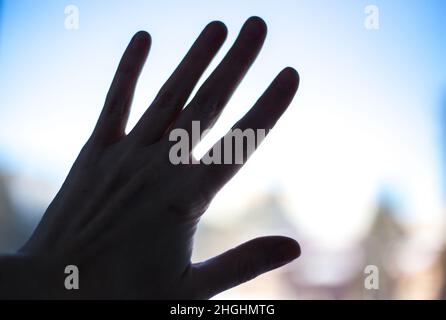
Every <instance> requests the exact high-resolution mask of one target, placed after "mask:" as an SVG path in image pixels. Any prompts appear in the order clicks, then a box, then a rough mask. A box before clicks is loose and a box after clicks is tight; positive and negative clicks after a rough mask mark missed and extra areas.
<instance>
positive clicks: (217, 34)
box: [205, 21, 227, 42]
mask: <svg viewBox="0 0 446 320" xmlns="http://www.w3.org/2000/svg"><path fill="white" fill-rule="evenodd" d="M226 34H227V28H226V26H225V24H224V23H223V22H221V21H212V22H211V23H209V24H208V26H207V27H206V31H205V37H206V38H207V39H208V40H209V41H211V42H214V41H217V40H218V41H221V40H223V39H224V38H226Z"/></svg>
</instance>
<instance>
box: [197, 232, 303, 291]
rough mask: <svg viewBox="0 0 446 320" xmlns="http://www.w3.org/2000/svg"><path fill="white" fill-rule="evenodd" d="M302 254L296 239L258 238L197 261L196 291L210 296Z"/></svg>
mask: <svg viewBox="0 0 446 320" xmlns="http://www.w3.org/2000/svg"><path fill="white" fill-rule="evenodd" d="M299 256H300V246H299V244H298V243H297V242H296V241H295V240H293V239H290V238H286V237H279V236H274V237H262V238H257V239H254V240H251V241H248V242H246V243H244V244H242V245H240V246H238V247H236V248H234V249H231V250H229V251H227V252H225V253H223V254H221V255H219V256H216V257H214V258H212V259H210V260H207V261H205V262H202V263H197V264H195V265H194V268H195V269H196V271H197V272H196V274H197V278H196V285H198V288H197V290H198V292H200V293H201V295H202V296H204V297H205V298H210V297H212V296H214V295H216V294H218V293H220V292H222V291H225V290H227V289H230V288H232V287H235V286H238V285H239V284H242V283H244V282H246V281H249V280H252V279H254V278H255V277H257V276H259V275H261V274H262V273H265V272H268V271H271V270H273V269H276V268H279V267H281V266H283V265H285V264H287V263H289V262H291V261H292V260H294V259H296V258H297V257H299Z"/></svg>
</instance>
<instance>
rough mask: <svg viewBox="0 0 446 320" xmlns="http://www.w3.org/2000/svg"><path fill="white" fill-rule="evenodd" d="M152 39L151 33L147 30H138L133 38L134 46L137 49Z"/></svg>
mask: <svg viewBox="0 0 446 320" xmlns="http://www.w3.org/2000/svg"><path fill="white" fill-rule="evenodd" d="M149 39H150V35H149V34H148V33H147V32H145V31H138V32H137V33H136V34H135V35H134V36H133V39H132V46H133V47H134V48H136V49H141V48H143V47H145V46H146V45H147V43H148V41H149Z"/></svg>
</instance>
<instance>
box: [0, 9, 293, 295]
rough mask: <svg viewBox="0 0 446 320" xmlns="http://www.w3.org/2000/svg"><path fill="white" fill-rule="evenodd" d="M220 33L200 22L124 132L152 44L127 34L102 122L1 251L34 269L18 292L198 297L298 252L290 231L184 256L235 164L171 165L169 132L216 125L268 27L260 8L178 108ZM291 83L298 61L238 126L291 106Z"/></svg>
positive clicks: (260, 123)
mask: <svg viewBox="0 0 446 320" xmlns="http://www.w3.org/2000/svg"><path fill="white" fill-rule="evenodd" d="M226 33H227V31H226V27H225V26H224V25H223V24H222V23H221V22H212V23H210V24H209V25H208V26H207V27H206V28H205V29H204V31H203V32H202V33H201V34H200V36H199V37H198V39H197V40H196V42H195V43H194V44H193V46H192V48H191V49H190V51H189V52H188V53H187V55H186V56H185V58H184V59H183V60H182V62H181V63H180V65H179V66H178V67H177V69H176V70H175V71H174V73H173V74H172V76H171V77H170V78H169V79H168V80H167V82H166V83H165V84H164V86H163V87H162V88H161V90H160V91H159V93H158V95H157V96H156V98H155V100H154V101H153V103H152V104H151V105H150V107H149V108H148V109H147V111H146V112H145V114H144V115H143V116H142V117H141V119H140V120H139V122H138V123H137V125H136V126H135V127H134V128H133V129H132V130H131V132H130V133H129V134H126V133H125V127H126V121H127V118H128V114H129V109H130V105H131V101H132V96H133V93H134V90H135V86H136V83H137V79H138V76H139V74H140V72H141V70H142V68H143V64H144V62H145V60H146V58H147V55H148V52H149V47H150V44H151V39H150V36H149V35H148V34H147V33H145V32H138V33H137V34H136V35H135V36H134V37H133V39H132V40H131V42H130V44H129V46H128V48H127V49H126V51H125V53H124V55H123V57H122V60H121V62H120V64H119V67H118V70H117V72H116V75H115V77H114V79H113V82H112V84H111V88H110V91H109V92H108V94H107V97H106V101H105V105H104V108H103V111H102V113H101V115H100V117H99V120H98V123H97V125H96V127H95V129H94V131H93V133H92V135H91V137H90V138H89V140H88V141H87V143H86V144H85V146H84V147H83V149H82V151H81V152H80V154H79V156H78V158H77V160H76V161H75V163H74V165H73V167H72V169H71V171H70V173H69V175H68V177H67V179H66V181H65V182H64V184H63V186H62V188H61V190H60V191H59V193H58V194H57V196H56V197H55V199H54V200H53V202H52V203H51V204H50V206H49V208H48V209H47V211H46V212H45V215H44V217H43V218H42V221H41V222H40V224H39V226H38V227H37V229H36V230H35V232H34V234H33V235H32V237H31V238H30V240H29V241H28V243H27V244H26V245H25V246H24V247H23V248H22V249H21V250H20V252H19V253H18V254H17V256H16V257H10V258H9V259H3V260H4V261H11V260H10V259H12V262H10V264H8V263H5V265H13V266H19V267H17V268H15V267H11V268H10V269H8V270H10V271H11V272H14V271H13V270H20V271H21V272H27V270H29V272H31V273H33V272H34V273H35V274H36V275H38V276H36V277H34V278H33V279H34V280H33V281H34V282H33V283H34V288H33V289H32V288H31V287H30V288H28V289H29V290H28V291H27V290H26V288H24V289H22V290H21V291H20V292H21V293H20V294H22V295H24V296H27V297H45V298H52V297H64V298H66V297H68V298H198V299H202V298H209V297H212V296H213V295H215V294H217V293H219V292H221V291H224V290H226V289H228V288H231V287H233V286H236V285H239V284H241V283H243V282H245V281H248V280H250V279H252V278H254V277H256V276H257V275H259V274H262V273H264V272H267V271H269V270H272V269H274V268H277V267H279V266H282V265H284V264H286V263H288V262H290V261H291V260H293V259H295V258H297V257H298V256H299V254H300V248H299V245H298V244H297V243H296V242H295V241H294V240H292V239H289V238H285V237H264V238H258V239H255V240H251V241H249V242H247V243H245V244H243V245H241V246H239V247H237V248H235V249H232V250H230V251H228V252H226V253H223V254H221V255H219V256H217V257H214V258H212V259H210V260H208V261H205V262H202V263H198V264H192V263H191V253H192V248H193V236H194V233H195V231H196V227H197V224H198V222H199V219H200V217H201V215H202V214H203V213H204V212H205V211H206V208H207V207H208V205H209V203H210V202H211V200H212V198H213V197H214V196H215V194H216V193H217V192H218V190H219V189H220V188H221V187H222V186H223V185H224V184H225V183H226V182H227V181H228V180H229V179H231V177H232V176H233V175H234V174H235V173H236V172H237V171H238V170H239V169H240V167H241V166H242V165H240V164H222V165H219V164H211V165H205V164H203V163H200V164H179V165H174V164H172V163H171V162H170V161H169V150H170V148H171V147H172V145H173V142H172V141H170V140H169V132H171V130H173V129H177V128H182V129H184V130H186V131H187V132H190V130H191V123H192V121H200V126H201V130H205V129H208V128H210V127H212V125H213V123H214V122H215V121H216V119H217V118H218V116H219V114H220V112H221V110H222V109H223V107H224V106H225V104H226V103H227V101H228V100H229V98H230V97H231V95H232V93H233V92H234V90H235V89H236V87H237V85H238V83H239V82H240V81H241V79H242V78H243V77H244V75H245V74H246V72H247V71H248V69H249V67H250V66H251V64H252V63H253V61H254V60H255V58H256V56H257V54H258V52H259V51H260V49H261V47H262V44H263V42H264V39H265V36H266V25H265V23H264V22H263V20H261V19H260V18H257V17H253V18H250V19H249V20H248V21H247V22H246V23H245V24H244V26H243V28H242V30H241V32H240V34H239V36H238V38H237V40H236V41H235V44H234V45H233V47H232V48H231V49H230V50H229V52H228V53H227V55H226V56H225V58H224V59H223V61H222V62H221V63H220V64H219V66H218V67H217V68H216V69H215V70H214V72H213V73H212V74H211V76H210V77H209V78H208V79H207V80H206V82H205V83H204V84H203V85H202V87H201V88H200V89H199V91H198V93H197V94H196V95H195V97H194V98H193V99H192V100H191V102H190V103H189V104H188V105H187V106H186V107H185V108H184V109H183V107H184V105H185V103H186V101H187V99H188V97H189V95H190V94H191V92H192V90H193V88H194V86H195V85H196V83H197V81H198V80H199V78H200V76H201V75H202V74H203V72H204V70H205V69H206V67H207V66H208V65H209V63H210V61H211V60H212V58H213V57H214V55H215V54H216V53H217V51H218V50H219V48H220V47H221V45H222V44H223V42H224V40H225V38H226ZM298 82H299V78H298V74H297V72H296V71H295V70H294V69H292V68H286V69H284V70H283V71H282V72H281V73H280V74H279V75H278V76H277V77H276V79H275V80H274V81H273V82H272V84H271V85H270V86H269V88H268V89H267V90H266V91H265V93H264V94H263V95H262V96H261V98H260V99H259V100H258V101H257V102H256V104H255V105H254V107H253V108H252V109H251V110H250V111H249V112H248V113H247V114H246V115H245V116H244V117H243V118H242V119H241V120H240V121H239V122H238V123H237V124H235V126H234V128H240V129H242V130H244V129H247V128H252V129H267V130H269V129H271V128H272V127H273V126H274V124H275V123H276V121H277V120H278V119H279V117H280V116H281V115H282V113H283V112H284V111H285V110H286V108H287V106H288V105H289V104H290V102H291V100H292V98H293V96H294V95H295V93H296V90H297V87H298ZM61 147H63V146H61ZM245 151H246V150H245ZM190 157H192V156H191V155H190ZM245 158H247V157H245ZM73 264H74V265H76V266H78V268H79V272H80V274H79V275H80V277H79V278H80V288H79V290H70V291H69V290H65V288H64V278H65V276H66V275H65V274H64V268H65V266H66V265H73ZM17 272H19V271H17ZM0 280H1V278H0ZM3 281H11V280H7V279H3ZM36 283H37V284H36ZM24 285H25V284H24ZM28 285H29V286H32V285H31V284H28ZM13 287H14V286H13V285H11V284H10V286H9V288H13ZM1 290H2V289H1V285H0V291H1ZM11 292H12V291H11ZM5 294H6V295H7V293H5V292H3V295H5Z"/></svg>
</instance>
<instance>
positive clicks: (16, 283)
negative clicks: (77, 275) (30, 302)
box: [0, 254, 64, 299]
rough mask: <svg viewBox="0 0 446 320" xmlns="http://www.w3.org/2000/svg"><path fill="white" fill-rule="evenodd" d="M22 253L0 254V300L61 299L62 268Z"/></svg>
mask: <svg viewBox="0 0 446 320" xmlns="http://www.w3.org/2000/svg"><path fill="white" fill-rule="evenodd" d="M57 269H59V268H56V267H55V266H54V264H52V263H49V262H48V261H46V260H45V259H39V258H36V257H31V256H27V255H23V254H15V255H6V256H0V299H49V298H57V297H60V298H63V288H64V287H63V279H64V273H63V269H62V270H57Z"/></svg>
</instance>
